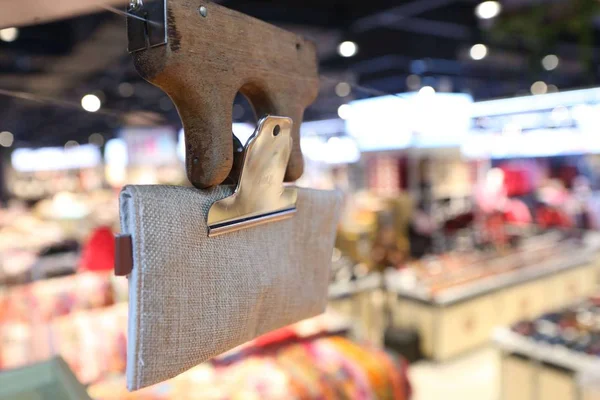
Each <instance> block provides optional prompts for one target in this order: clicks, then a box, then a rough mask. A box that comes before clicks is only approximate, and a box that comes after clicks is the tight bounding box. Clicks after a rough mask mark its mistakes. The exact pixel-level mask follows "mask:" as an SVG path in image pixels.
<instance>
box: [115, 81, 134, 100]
mask: <svg viewBox="0 0 600 400" xmlns="http://www.w3.org/2000/svg"><path fill="white" fill-rule="evenodd" d="M117 90H118V91H119V94H120V95H121V97H131V96H133V93H134V92H135V88H134V87H133V85H132V84H131V83H129V82H122V83H120V84H119V86H118V88H117Z"/></svg>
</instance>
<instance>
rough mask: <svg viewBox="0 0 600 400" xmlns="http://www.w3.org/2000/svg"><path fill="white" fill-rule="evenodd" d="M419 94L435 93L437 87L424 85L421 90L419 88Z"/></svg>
mask: <svg viewBox="0 0 600 400" xmlns="http://www.w3.org/2000/svg"><path fill="white" fill-rule="evenodd" d="M419 94H420V95H421V96H431V95H433V94H435V89H434V88H433V87H431V86H423V87H422V88H421V90H419Z"/></svg>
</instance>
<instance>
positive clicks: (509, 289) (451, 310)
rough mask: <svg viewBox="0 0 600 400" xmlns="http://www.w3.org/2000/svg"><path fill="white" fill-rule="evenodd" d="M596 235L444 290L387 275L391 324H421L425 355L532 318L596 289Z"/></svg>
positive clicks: (463, 346) (460, 347)
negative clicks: (525, 263)
mask: <svg viewBox="0 0 600 400" xmlns="http://www.w3.org/2000/svg"><path fill="white" fill-rule="evenodd" d="M596 243H597V242H596V240H595V238H594V241H588V243H587V244H586V245H585V246H581V248H578V249H577V251H569V252H563V253H560V254H559V255H557V256H556V257H551V259H548V260H546V261H544V262H540V263H532V264H531V265H528V266H523V267H520V268H516V269H513V270H509V271H507V272H504V273H502V274H498V275H493V276H489V277H481V278H478V279H476V280H472V281H470V282H468V283H464V284H461V285H458V286H454V287H449V288H447V289H444V290H440V291H436V292H435V293H432V292H431V291H426V290H423V288H422V287H419V286H418V285H417V284H415V282H406V281H405V280H403V278H402V276H401V273H398V272H395V271H394V272H391V273H388V274H386V276H385V284H386V287H387V289H388V291H389V292H390V296H391V300H392V301H391V304H392V315H393V321H392V322H393V324H394V325H395V326H397V327H406V328H414V329H417V330H418V331H419V333H420V335H421V347H422V349H421V350H422V352H423V355H424V356H426V357H428V358H431V359H434V360H438V361H443V360H447V359H449V358H452V357H454V356H457V355H460V354H461V353H464V352H466V351H469V350H472V349H475V348H477V347H478V346H481V345H483V344H485V343H486V342H488V341H489V340H490V338H491V336H492V332H493V330H494V329H495V328H496V327H498V326H506V325H510V324H512V323H514V322H516V321H519V320H522V319H527V318H532V317H535V316H537V315H538V314H541V313H543V312H545V311H548V310H552V309H556V308H558V307H561V306H564V305H567V304H569V303H571V302H572V301H573V300H575V299H577V298H580V297H584V296H588V295H591V294H592V293H594V292H595V291H596V289H597V281H598V271H599V268H598V267H599V265H598V260H597V249H598V246H597V245H596Z"/></svg>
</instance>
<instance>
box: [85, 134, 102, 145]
mask: <svg viewBox="0 0 600 400" xmlns="http://www.w3.org/2000/svg"><path fill="white" fill-rule="evenodd" d="M88 142H89V144H94V145H96V146H98V147H100V146H102V145H103V144H104V136H102V134H100V133H92V134H91V135H90V137H89V138H88Z"/></svg>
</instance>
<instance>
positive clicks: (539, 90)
mask: <svg viewBox="0 0 600 400" xmlns="http://www.w3.org/2000/svg"><path fill="white" fill-rule="evenodd" d="M546 93H548V85H546V82H542V81H537V82H535V83H534V84H533V85H531V94H534V95H538V94H546Z"/></svg>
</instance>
